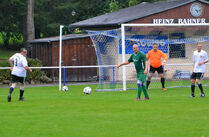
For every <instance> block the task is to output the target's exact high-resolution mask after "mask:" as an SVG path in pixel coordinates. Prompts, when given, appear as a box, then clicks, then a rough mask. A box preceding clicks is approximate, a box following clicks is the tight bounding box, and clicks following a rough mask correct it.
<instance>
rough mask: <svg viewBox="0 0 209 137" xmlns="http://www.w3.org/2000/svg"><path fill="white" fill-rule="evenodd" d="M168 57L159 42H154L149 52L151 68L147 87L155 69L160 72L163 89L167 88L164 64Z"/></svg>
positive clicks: (148, 58) (148, 57)
mask: <svg viewBox="0 0 209 137" xmlns="http://www.w3.org/2000/svg"><path fill="white" fill-rule="evenodd" d="M161 58H164V61H163V63H162V62H161ZM167 59H168V57H167V56H166V54H165V53H163V52H162V51H161V50H159V49H158V44H156V43H154V44H153V49H152V50H150V51H149V52H148V53H147V60H148V61H149V62H150V70H149V75H148V79H147V85H146V86H147V89H148V87H149V84H150V83H151V78H152V76H153V74H154V73H155V71H157V72H158V74H159V75H160V78H161V84H162V90H166V88H165V78H164V66H165V63H166V61H167Z"/></svg>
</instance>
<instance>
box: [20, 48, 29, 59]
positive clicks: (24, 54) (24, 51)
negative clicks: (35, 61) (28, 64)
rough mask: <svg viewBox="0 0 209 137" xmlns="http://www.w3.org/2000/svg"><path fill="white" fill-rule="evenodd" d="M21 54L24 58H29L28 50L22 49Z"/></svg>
mask: <svg viewBox="0 0 209 137" xmlns="http://www.w3.org/2000/svg"><path fill="white" fill-rule="evenodd" d="M20 53H21V54H22V55H23V56H25V57H26V56H27V49H26V48H21V49H20Z"/></svg>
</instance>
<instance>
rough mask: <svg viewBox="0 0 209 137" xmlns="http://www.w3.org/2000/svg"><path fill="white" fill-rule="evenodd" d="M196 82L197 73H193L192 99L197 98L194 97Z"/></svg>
mask: <svg viewBox="0 0 209 137" xmlns="http://www.w3.org/2000/svg"><path fill="white" fill-rule="evenodd" d="M195 80H196V73H194V72H193V73H192V75H191V96H190V97H195V95H194V91H195Z"/></svg>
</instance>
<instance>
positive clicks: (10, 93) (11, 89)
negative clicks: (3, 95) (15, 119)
mask: <svg viewBox="0 0 209 137" xmlns="http://www.w3.org/2000/svg"><path fill="white" fill-rule="evenodd" d="M13 90H14V88H13V87H10V88H9V95H10V96H11V95H12V92H13Z"/></svg>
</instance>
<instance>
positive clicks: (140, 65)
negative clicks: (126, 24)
mask: <svg viewBox="0 0 209 137" xmlns="http://www.w3.org/2000/svg"><path fill="white" fill-rule="evenodd" d="M133 51H134V53H133V54H132V55H131V56H130V58H129V59H128V61H126V62H124V63H122V64H120V65H118V66H117V68H119V67H120V66H123V65H128V64H129V63H131V62H134V66H135V69H136V72H137V78H138V81H137V86H138V96H137V98H136V100H140V97H141V91H143V93H144V96H145V97H144V100H147V99H149V96H148V93H147V90H146V86H145V81H146V77H147V68H148V63H147V58H146V55H145V54H144V53H143V52H141V51H139V47H138V45H137V44H134V45H133Z"/></svg>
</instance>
